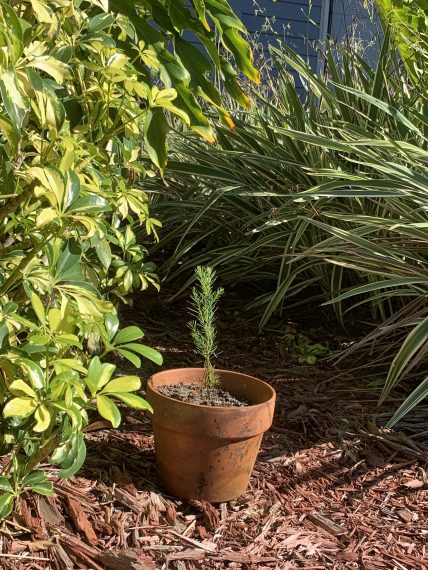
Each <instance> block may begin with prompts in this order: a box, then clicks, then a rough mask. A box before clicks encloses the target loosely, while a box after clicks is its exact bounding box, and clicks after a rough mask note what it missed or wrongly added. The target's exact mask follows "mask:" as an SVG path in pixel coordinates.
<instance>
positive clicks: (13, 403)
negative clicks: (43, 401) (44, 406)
mask: <svg viewBox="0 0 428 570" xmlns="http://www.w3.org/2000/svg"><path fill="white" fill-rule="evenodd" d="M36 408H37V400H35V399H34V398H26V397H20V398H12V400H9V402H8V403H7V404H6V405H5V407H4V409H3V417H5V418H11V417H15V416H16V417H18V418H26V417H27V416H30V415H31V414H32V413H33V412H34V410H35V409H36Z"/></svg>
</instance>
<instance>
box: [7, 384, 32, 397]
mask: <svg viewBox="0 0 428 570" xmlns="http://www.w3.org/2000/svg"><path fill="white" fill-rule="evenodd" d="M9 391H10V393H11V394H13V395H14V396H29V397H30V398H37V396H36V393H35V391H34V390H33V389H32V388H31V386H29V385H28V384H27V383H26V382H24V380H14V381H13V382H12V384H10V385H9Z"/></svg>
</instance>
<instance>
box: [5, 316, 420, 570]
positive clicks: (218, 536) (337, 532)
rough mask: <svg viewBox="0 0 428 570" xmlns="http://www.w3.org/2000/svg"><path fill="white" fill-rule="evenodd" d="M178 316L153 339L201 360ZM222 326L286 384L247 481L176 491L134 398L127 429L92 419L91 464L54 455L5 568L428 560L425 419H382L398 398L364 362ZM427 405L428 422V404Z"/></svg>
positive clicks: (224, 351)
mask: <svg viewBox="0 0 428 570" xmlns="http://www.w3.org/2000/svg"><path fill="white" fill-rule="evenodd" d="M171 313H172V320H173V317H174V313H173V311H172V310H171V309H169V317H168V318H169V319H171ZM137 322H138V321H137ZM143 323H144V318H143V317H141V323H140V324H143ZM226 325H227V322H226ZM168 327H169V329H168V330H170V331H171V332H170V334H169V335H166V336H159V337H158V338H155V335H154V334H153V335H152V338H151V340H152V342H153V343H154V344H157V346H158V347H159V348H160V349H162V350H164V353H165V357H166V358H165V359H166V363H167V365H168V366H177V365H190V364H191V362H192V359H193V358H194V357H193V355H192V353H191V349H190V348H189V345H187V344H186V342H185V341H183V342H182V343H180V342H179V340H180V337H183V329H182V327H181V328H180V327H179V326H178V327H177V330H174V326H173V325H172V324H171V320H170V321H169V324H168ZM146 328H147V327H146ZM157 330H159V327H158V328H157ZM186 334H187V333H186ZM222 338H223V340H222V343H221V346H220V349H221V354H220V356H219V360H220V364H221V366H229V367H233V368H235V369H240V370H246V371H248V372H249V373H252V374H253V375H257V376H259V377H262V378H264V379H266V380H268V381H269V382H271V383H272V384H273V385H274V387H275V389H276V390H277V393H278V403H277V409H276V417H275V422H274V425H273V427H272V429H271V430H270V431H269V432H268V433H267V434H266V435H265V438H264V441H263V444H262V449H261V452H260V455H259V458H258V461H257V464H256V467H255V469H254V472H253V474H252V477H251V482H250V487H249V489H248V491H247V493H246V494H245V495H244V496H243V497H240V498H239V499H238V500H237V501H235V502H232V503H227V504H220V505H210V504H208V503H204V502H202V501H191V502H188V501H182V500H179V499H176V498H174V497H171V496H168V495H166V494H165V493H164V492H162V490H161V489H160V487H159V483H158V479H157V474H156V465H155V457H154V449H153V439H152V431H151V424H150V419H149V418H148V417H146V416H145V415H143V414H141V413H139V412H138V413H136V412H129V411H128V410H126V409H125V408H124V409H123V414H124V421H123V424H122V426H121V427H120V428H119V429H118V430H111V429H108V428H107V427H106V426H105V424H104V423H103V422H97V423H95V424H93V425H92V426H91V428H90V429H89V430H88V432H87V440H88V458H87V462H86V464H85V466H84V468H83V469H82V470H81V472H79V474H78V476H76V477H74V478H72V479H68V480H60V479H58V478H57V477H56V474H57V471H56V470H55V469H53V468H52V467H47V470H48V472H49V474H50V476H51V477H52V479H53V481H54V485H55V491H56V496H55V497H53V498H49V497H40V496H24V497H23V498H22V499H20V500H19V502H18V504H17V505H16V510H15V511H14V513H13V515H12V516H11V517H9V519H8V520H6V521H4V522H3V523H2V524H1V526H0V568H4V569H14V570H21V569H22V570H24V569H25V570H32V569H34V570H46V569H52V570H74V569H91V570H105V569H112V570H156V569H159V570H205V569H216V570H220V569H243V570H252V569H257V570H268V569H277V570H288V569H290V570H292V569H297V568H305V569H307V570H318V569H319V570H321V569H332V570H353V569H363V570H378V569H379V570H380V569H388V570H389V569H390V570H411V569H415V570H425V569H426V568H427V557H428V473H427V470H426V466H427V464H426V458H427V457H428V455H427V453H426V449H425V448H424V446H423V445H422V443H423V442H421V440H420V439H418V434H419V433H420V429H419V430H418V431H417V432H416V430H414V431H415V433H413V432H412V429H411V422H410V424H409V425H410V427H409V429H408V430H407V431H406V429H405V428H406V425H404V427H403V429H404V430H405V433H401V434H400V433H398V432H397V433H394V434H390V433H388V432H386V431H385V430H382V429H380V428H379V427H378V425H380V423H381V422H380V421H379V419H382V417H383V416H382V414H386V413H387V412H388V411H390V410H391V409H393V408H391V406H393V405H395V404H396V402H389V403H388V402H387V403H386V404H384V406H383V408H381V409H380V410H376V408H375V404H376V399H377V394H376V393H374V392H373V390H372V389H371V388H370V386H369V383H368V381H365V380H364V379H362V378H361V377H360V376H359V377H358V378H354V379H352V378H349V377H345V378H342V380H340V381H339V380H337V379H336V376H335V375H336V372H335V371H333V370H331V369H329V368H328V367H327V366H324V365H323V366H315V367H310V366H303V365H302V366H301V365H296V364H293V363H290V362H289V363H287V362H284V360H283V359H280V358H278V339H277V337H274V336H269V335H267V336H264V337H259V336H257V335H255V334H254V331H252V330H250V329H248V330H242V329H233V327H227V326H226V327H225V332H224V335H222ZM146 372H147V374H148V373H149V371H146ZM388 406H389V408H388ZM375 412H376V414H377V418H374V414H375ZM415 417H417V419H418V422H419V423H418V425H420V424H421V422H425V423H426V420H427V417H428V412H427V409H426V408H423V407H422V408H420V409H419V410H418V414H417V415H416V416H415ZM373 420H374V421H373ZM414 421H416V420H415V419H414V418H413V422H414Z"/></svg>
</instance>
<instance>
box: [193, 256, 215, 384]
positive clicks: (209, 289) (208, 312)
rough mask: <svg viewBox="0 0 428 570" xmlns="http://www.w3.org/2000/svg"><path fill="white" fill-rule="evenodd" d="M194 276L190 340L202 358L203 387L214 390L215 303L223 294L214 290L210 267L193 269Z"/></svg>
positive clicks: (213, 277)
mask: <svg viewBox="0 0 428 570" xmlns="http://www.w3.org/2000/svg"><path fill="white" fill-rule="evenodd" d="M195 276H196V279H197V282H198V286H195V287H193V289H192V296H191V300H192V307H191V311H192V313H194V315H195V316H196V320H194V321H191V322H190V323H189V326H190V329H191V331H192V338H193V340H194V342H195V346H196V350H197V351H198V352H199V353H200V354H201V356H202V357H203V358H204V367H205V374H204V386H205V387H206V388H214V387H215V386H216V384H217V383H218V378H217V375H216V373H215V370H214V366H213V364H212V359H213V357H214V356H215V352H216V348H217V347H216V328H215V313H216V308H217V302H218V300H219V298H220V297H221V295H222V294H223V292H224V289H222V288H221V287H219V288H218V289H216V290H214V282H215V278H216V275H215V271H214V269H213V268H212V267H208V266H207V267H204V266H201V265H199V266H198V267H196V269H195Z"/></svg>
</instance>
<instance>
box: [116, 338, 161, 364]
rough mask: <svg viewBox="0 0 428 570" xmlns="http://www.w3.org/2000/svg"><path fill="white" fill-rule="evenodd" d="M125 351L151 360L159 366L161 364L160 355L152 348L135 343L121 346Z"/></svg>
mask: <svg viewBox="0 0 428 570" xmlns="http://www.w3.org/2000/svg"><path fill="white" fill-rule="evenodd" d="M123 348H125V349H126V350H128V351H130V350H132V351H133V352H136V353H137V354H140V355H141V356H144V358H147V359H148V360H151V361H152V362H154V363H155V364H158V365H159V366H161V365H162V364H163V356H162V354H161V353H160V352H159V351H157V350H156V349H154V348H152V347H151V346H146V345H145V344H137V343H135V342H131V343H127V344H125V345H124V346H123Z"/></svg>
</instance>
